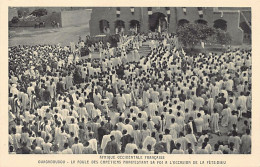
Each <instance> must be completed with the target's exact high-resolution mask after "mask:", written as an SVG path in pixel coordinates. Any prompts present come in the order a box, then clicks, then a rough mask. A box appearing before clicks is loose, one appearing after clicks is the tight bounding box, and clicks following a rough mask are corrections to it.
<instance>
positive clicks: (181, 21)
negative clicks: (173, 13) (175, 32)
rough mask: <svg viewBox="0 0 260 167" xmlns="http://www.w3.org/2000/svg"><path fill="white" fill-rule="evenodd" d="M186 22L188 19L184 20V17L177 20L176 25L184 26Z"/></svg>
mask: <svg viewBox="0 0 260 167" xmlns="http://www.w3.org/2000/svg"><path fill="white" fill-rule="evenodd" d="M188 23H189V21H188V20H186V19H181V20H179V21H178V27H179V26H184V25H185V24H188Z"/></svg>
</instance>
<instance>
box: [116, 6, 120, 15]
mask: <svg viewBox="0 0 260 167" xmlns="http://www.w3.org/2000/svg"><path fill="white" fill-rule="evenodd" d="M116 17H120V7H117V8H116Z"/></svg>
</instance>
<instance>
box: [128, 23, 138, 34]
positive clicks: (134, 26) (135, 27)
mask: <svg viewBox="0 0 260 167" xmlns="http://www.w3.org/2000/svg"><path fill="white" fill-rule="evenodd" d="M129 27H130V31H131V32H134V33H139V32H140V22H139V21H138V20H131V21H130V22H129Z"/></svg>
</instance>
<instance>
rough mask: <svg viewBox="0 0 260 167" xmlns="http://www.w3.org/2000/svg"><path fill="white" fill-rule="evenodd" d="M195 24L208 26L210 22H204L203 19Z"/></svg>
mask: <svg viewBox="0 0 260 167" xmlns="http://www.w3.org/2000/svg"><path fill="white" fill-rule="evenodd" d="M195 23H196V24H204V25H207V24H208V22H207V21H206V20H203V19H199V20H196V21H195Z"/></svg>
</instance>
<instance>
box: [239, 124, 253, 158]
mask: <svg viewBox="0 0 260 167" xmlns="http://www.w3.org/2000/svg"><path fill="white" fill-rule="evenodd" d="M240 153H241V154H250V153H251V135H250V129H247V130H246V133H245V134H244V135H243V136H242V137H241V149H240Z"/></svg>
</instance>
